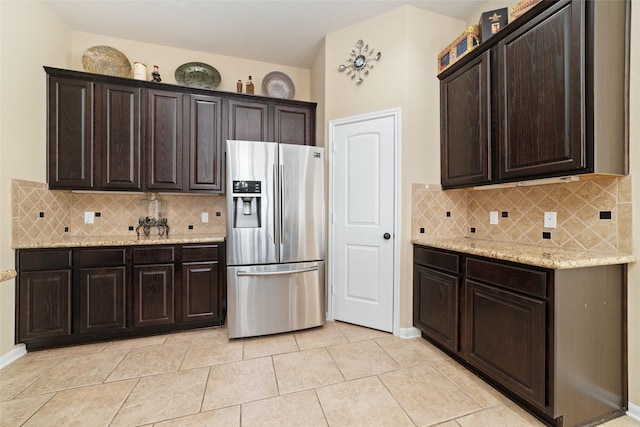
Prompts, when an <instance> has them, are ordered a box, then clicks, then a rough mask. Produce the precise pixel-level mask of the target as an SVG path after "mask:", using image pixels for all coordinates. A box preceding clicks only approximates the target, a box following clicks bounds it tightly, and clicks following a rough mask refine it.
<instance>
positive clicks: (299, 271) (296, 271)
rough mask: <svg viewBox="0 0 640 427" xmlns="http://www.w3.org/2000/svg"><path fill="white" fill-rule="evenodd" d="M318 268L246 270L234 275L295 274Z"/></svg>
mask: <svg viewBox="0 0 640 427" xmlns="http://www.w3.org/2000/svg"><path fill="white" fill-rule="evenodd" d="M316 270H318V266H317V265H316V266H314V267H309V268H303V269H301V270H286V271H262V272H255V273H252V272H248V271H238V272H237V273H236V276H280V275H285V274H297V273H308V272H309V271H316Z"/></svg>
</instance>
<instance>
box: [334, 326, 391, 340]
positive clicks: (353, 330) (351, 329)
mask: <svg viewBox="0 0 640 427" xmlns="http://www.w3.org/2000/svg"><path fill="white" fill-rule="evenodd" d="M336 325H338V328H339V329H340V332H342V333H343V334H344V336H345V337H347V339H348V340H349V342H356V341H364V340H371V339H374V338H384V337H391V336H393V335H392V334H390V333H389V332H383V331H378V330H376V329H371V328H365V327H362V326H358V325H352V324H351V323H344V322H336Z"/></svg>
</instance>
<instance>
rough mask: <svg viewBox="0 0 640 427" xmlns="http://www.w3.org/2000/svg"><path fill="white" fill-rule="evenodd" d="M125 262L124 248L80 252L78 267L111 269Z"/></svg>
mask: <svg viewBox="0 0 640 427" xmlns="http://www.w3.org/2000/svg"><path fill="white" fill-rule="evenodd" d="M125 261H126V251H125V248H108V249H104V248H100V249H81V250H80V266H82V267H111V266H116V265H124V264H125Z"/></svg>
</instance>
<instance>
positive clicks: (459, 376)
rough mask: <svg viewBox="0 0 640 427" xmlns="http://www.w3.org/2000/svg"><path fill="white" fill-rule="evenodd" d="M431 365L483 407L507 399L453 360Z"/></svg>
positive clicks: (495, 404) (506, 400)
mask: <svg viewBox="0 0 640 427" xmlns="http://www.w3.org/2000/svg"><path fill="white" fill-rule="evenodd" d="M432 366H433V367H434V368H435V369H436V370H438V371H439V372H440V373H441V374H442V375H444V376H445V377H446V378H447V379H448V380H449V381H451V382H452V383H454V384H455V385H457V386H458V387H459V388H460V390H462V391H463V392H464V393H465V394H466V395H467V396H469V397H470V398H472V399H473V400H474V401H475V402H476V403H477V404H478V405H480V406H481V407H483V408H490V407H492V406H497V405H500V404H501V403H502V404H503V403H505V402H508V401H509V399H507V397H505V396H504V395H503V394H502V393H500V392H499V391H497V390H496V389H494V388H493V387H491V386H490V385H489V384H487V383H485V382H484V381H482V380H481V379H480V378H478V377H477V376H476V375H474V374H473V373H471V372H470V371H469V370H467V369H465V368H464V367H462V366H460V364H459V363H457V362H456V361H454V360H447V361H444V362H438V363H434V364H433V365H432Z"/></svg>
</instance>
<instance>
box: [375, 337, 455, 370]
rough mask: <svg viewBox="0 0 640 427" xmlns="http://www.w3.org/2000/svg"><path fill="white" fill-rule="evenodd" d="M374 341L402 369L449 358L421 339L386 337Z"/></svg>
mask: <svg viewBox="0 0 640 427" xmlns="http://www.w3.org/2000/svg"><path fill="white" fill-rule="evenodd" d="M375 341H376V342H377V343H378V345H379V346H380V347H382V348H383V349H384V351H386V352H387V353H388V354H389V355H390V356H391V357H392V358H393V360H395V361H396V362H398V364H399V365H400V366H402V367H403V368H410V367H411V366H416V365H422V364H425V363H433V362H437V361H441V360H447V359H449V356H447V355H446V354H444V353H443V352H442V351H440V350H438V349H437V348H436V347H434V346H433V345H431V344H429V343H428V342H427V341H425V340H423V339H422V338H413V339H403V338H398V337H394V336H388V337H384V338H378V339H376V340H375Z"/></svg>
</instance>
